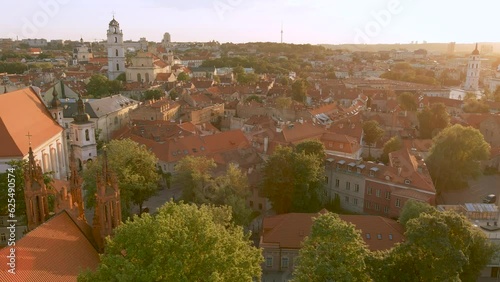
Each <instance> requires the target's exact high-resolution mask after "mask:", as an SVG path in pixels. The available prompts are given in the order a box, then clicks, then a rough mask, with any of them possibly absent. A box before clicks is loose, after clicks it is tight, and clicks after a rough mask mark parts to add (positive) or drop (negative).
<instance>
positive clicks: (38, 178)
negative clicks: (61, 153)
mask: <svg viewBox="0 0 500 282" xmlns="http://www.w3.org/2000/svg"><path fill="white" fill-rule="evenodd" d="M27 136H28V138H31V135H30V134H29V133H28V135H27ZM24 200H25V203H26V217H27V220H28V229H29V230H32V229H34V228H36V227H37V226H39V225H40V224H42V223H44V222H45V221H46V220H47V219H48V216H49V202H48V191H47V188H46V187H45V183H44V179H43V173H42V168H41V167H40V165H38V164H37V163H36V162H35V156H34V153H33V149H32V148H31V140H30V146H29V151H28V163H27V164H26V166H25V169H24Z"/></svg>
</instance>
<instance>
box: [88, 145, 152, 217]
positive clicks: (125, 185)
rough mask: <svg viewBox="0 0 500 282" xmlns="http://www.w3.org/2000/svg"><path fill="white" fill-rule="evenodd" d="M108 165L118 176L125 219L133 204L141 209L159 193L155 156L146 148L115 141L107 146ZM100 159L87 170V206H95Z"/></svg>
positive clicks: (101, 161) (100, 165)
mask: <svg viewBox="0 0 500 282" xmlns="http://www.w3.org/2000/svg"><path fill="white" fill-rule="evenodd" d="M106 150H107V156H108V165H109V167H110V168H111V170H113V172H114V173H116V176H117V180H118V186H119V187H120V196H121V201H122V210H123V212H122V214H123V216H124V218H126V217H127V216H128V215H129V213H130V206H131V204H135V205H137V206H139V210H142V204H143V203H144V202H145V201H146V200H147V199H149V198H150V197H151V196H153V195H155V194H156V193H157V191H158V181H159V175H158V172H157V169H156V163H157V159H156V156H155V155H154V154H153V153H151V152H150V151H149V149H147V148H146V147H145V146H142V145H139V144H138V143H136V142H134V141H132V140H130V139H123V140H112V141H111V142H110V143H109V144H108V145H106ZM102 163H103V159H102V156H100V157H99V158H98V159H97V160H95V161H93V162H91V163H90V164H89V166H88V168H87V169H86V170H84V173H83V178H84V187H85V189H87V197H86V205H87V206H89V207H93V206H95V195H94V194H95V191H96V175H97V173H98V172H99V171H101V170H102Z"/></svg>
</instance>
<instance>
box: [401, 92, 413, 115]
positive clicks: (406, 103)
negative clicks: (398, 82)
mask: <svg viewBox="0 0 500 282" xmlns="http://www.w3.org/2000/svg"><path fill="white" fill-rule="evenodd" d="M398 101H399V105H400V106H401V108H402V109H403V110H405V111H416V110H417V106H418V105H417V99H416V98H415V95H414V94H413V93H410V92H403V93H401V94H400V95H399V96H398Z"/></svg>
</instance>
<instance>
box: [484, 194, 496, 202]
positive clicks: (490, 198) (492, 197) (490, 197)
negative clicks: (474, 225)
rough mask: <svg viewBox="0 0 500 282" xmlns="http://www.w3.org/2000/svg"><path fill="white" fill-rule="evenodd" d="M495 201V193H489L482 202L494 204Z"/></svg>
mask: <svg viewBox="0 0 500 282" xmlns="http://www.w3.org/2000/svg"><path fill="white" fill-rule="evenodd" d="M496 202H497V195H495V194H489V195H488V196H486V197H485V198H484V199H483V203H486V204H495V203H496Z"/></svg>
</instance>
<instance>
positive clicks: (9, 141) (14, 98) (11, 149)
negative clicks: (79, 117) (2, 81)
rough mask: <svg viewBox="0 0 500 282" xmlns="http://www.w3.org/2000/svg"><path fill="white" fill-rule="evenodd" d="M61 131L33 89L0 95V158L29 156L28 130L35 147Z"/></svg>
mask: <svg viewBox="0 0 500 282" xmlns="http://www.w3.org/2000/svg"><path fill="white" fill-rule="evenodd" d="M62 131H63V128H62V127H61V126H59V124H58V123H57V122H56V121H54V120H53V119H52V116H51V115H50V112H49V111H48V110H47V107H46V106H45V104H44V103H43V102H42V100H41V99H40V97H39V96H38V95H37V94H36V93H35V92H34V91H33V89H32V88H24V89H21V90H16V91H13V92H9V93H5V94H2V95H0V136H2V137H1V138H0V157H24V156H25V155H27V154H28V149H29V142H28V137H27V136H26V135H27V134H28V132H29V133H30V135H32V136H31V144H32V145H31V146H32V147H33V148H34V149H35V148H38V147H39V146H41V145H42V144H44V143H45V142H46V141H47V140H49V139H50V138H52V137H54V136H55V135H57V134H60V133H61V132H62Z"/></svg>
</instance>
